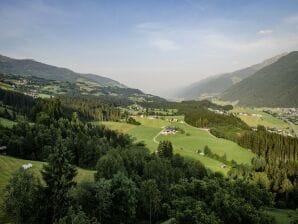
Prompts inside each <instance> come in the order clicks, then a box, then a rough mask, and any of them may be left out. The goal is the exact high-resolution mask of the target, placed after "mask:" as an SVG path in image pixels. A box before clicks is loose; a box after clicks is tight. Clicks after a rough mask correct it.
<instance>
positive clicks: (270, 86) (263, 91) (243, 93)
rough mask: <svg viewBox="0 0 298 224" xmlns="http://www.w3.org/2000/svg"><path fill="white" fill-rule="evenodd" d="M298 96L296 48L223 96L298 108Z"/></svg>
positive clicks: (265, 104) (255, 103) (266, 104)
mask: <svg viewBox="0 0 298 224" xmlns="http://www.w3.org/2000/svg"><path fill="white" fill-rule="evenodd" d="M297 96H298V51H294V52H291V53H289V54H288V55H286V56H284V57H282V58H280V59H279V60H278V61H276V62H275V63H273V64H271V65H269V66H267V67H265V68H263V69H261V70H260V71H258V72H256V73H255V74H254V75H253V76H250V77H248V78H246V79H244V80H242V81H241V82H239V83H237V84H235V85H234V86H232V87H231V88H229V89H228V90H227V91H225V92H224V93H223V95H222V99H224V100H232V101H235V100H239V104H241V105H246V106H266V107H297V106H298V97H297Z"/></svg>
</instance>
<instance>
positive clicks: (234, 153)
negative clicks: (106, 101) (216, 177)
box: [100, 116, 254, 174]
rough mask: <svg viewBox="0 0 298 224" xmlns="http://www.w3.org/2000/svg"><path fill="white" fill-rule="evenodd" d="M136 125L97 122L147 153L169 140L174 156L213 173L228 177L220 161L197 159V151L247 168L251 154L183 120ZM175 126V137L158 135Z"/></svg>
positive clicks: (146, 120)
mask: <svg viewBox="0 0 298 224" xmlns="http://www.w3.org/2000/svg"><path fill="white" fill-rule="evenodd" d="M171 118H176V119H178V121H177V122H170V121H169V120H167V119H171ZM136 120H137V121H139V122H140V123H141V125H139V126H134V125H128V124H126V123H119V122H100V123H101V124H104V125H106V126H108V127H110V128H111V129H114V130H118V131H120V132H123V133H127V134H130V135H131V136H132V137H134V138H135V140H136V141H143V142H144V143H145V144H146V146H147V147H148V148H149V149H150V151H152V152H154V151H155V150H156V149H157V146H158V142H159V141H162V140H169V141H171V142H172V144H173V147H174V152H175V153H179V154H180V155H182V156H185V157H187V158H189V159H198V160H200V161H201V162H202V163H203V164H204V165H205V166H206V167H207V168H209V169H211V170H212V171H219V172H222V173H225V174H226V173H227V171H228V170H229V168H228V167H226V168H222V167H221V166H222V163H221V162H220V161H217V160H214V159H211V158H208V157H206V156H203V155H200V154H199V153H198V150H201V151H203V149H204V147H205V146H206V145H207V146H208V147H209V148H210V149H211V150H212V152H213V153H216V154H218V155H220V156H223V155H224V154H226V156H227V159H228V160H235V161H236V162H237V163H246V164H250V161H251V159H252V158H253V156H254V154H253V153H252V152H251V151H250V150H248V149H244V148H242V147H240V146H238V145H237V144H236V143H234V142H232V141H229V140H225V139H221V138H217V137H215V136H213V135H211V134H210V133H209V132H208V131H207V130H202V129H198V128H195V127H192V126H190V125H188V124H186V123H184V122H183V116H176V117H162V119H154V118H152V117H149V118H141V117H137V118H136ZM167 126H175V127H179V128H181V129H182V130H183V132H184V133H181V131H180V132H179V131H178V132H177V133H176V134H174V135H162V134H160V132H161V131H162V129H163V128H164V127H167Z"/></svg>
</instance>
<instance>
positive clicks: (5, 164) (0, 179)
mask: <svg viewBox="0 0 298 224" xmlns="http://www.w3.org/2000/svg"><path fill="white" fill-rule="evenodd" d="M26 163H32V165H33V167H32V168H30V170H32V171H33V172H34V173H36V174H37V175H38V176H39V177H41V175H40V170H41V169H42V167H43V164H44V163H42V162H38V161H29V160H22V159H16V158H13V157H9V156H2V155H0V208H1V203H2V202H3V193H4V189H5V186H6V185H7V183H8V181H9V179H10V178H11V176H12V174H13V173H14V172H16V171H17V170H18V169H20V168H21V166H22V165H23V164H26ZM93 177H94V171H90V170H84V169H80V168H78V175H77V176H76V181H77V182H81V181H84V180H93ZM5 221H7V220H6V218H5V216H4V214H3V212H2V211H1V209H0V223H5Z"/></svg>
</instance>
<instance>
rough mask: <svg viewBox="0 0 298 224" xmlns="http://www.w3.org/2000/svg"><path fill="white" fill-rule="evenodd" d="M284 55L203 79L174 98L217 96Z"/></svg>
mask: <svg viewBox="0 0 298 224" xmlns="http://www.w3.org/2000/svg"><path fill="white" fill-rule="evenodd" d="M284 55H285V54H282V55H277V56H275V57H273V58H270V59H267V60H265V61H263V62H261V63H259V64H256V65H252V66H250V67H247V68H244V69H240V70H237V71H234V72H231V73H225V74H221V75H217V76H212V77H209V78H206V79H203V80H201V81H199V82H196V83H193V84H191V85H190V86H188V87H186V88H184V89H182V90H181V91H180V92H178V94H177V95H176V97H178V98H182V99H202V98H208V97H213V96H217V95H219V94H220V93H222V92H223V91H225V90H226V89H228V88H229V87H231V86H232V85H234V84H235V83H238V82H240V81H241V80H243V79H245V78H247V77H249V76H251V75H253V74H254V73H255V72H257V71H258V70H260V69H262V68H264V67H265V66H268V65H270V64H272V63H274V62H276V61H277V60H278V59H279V58H280V57H282V56H284Z"/></svg>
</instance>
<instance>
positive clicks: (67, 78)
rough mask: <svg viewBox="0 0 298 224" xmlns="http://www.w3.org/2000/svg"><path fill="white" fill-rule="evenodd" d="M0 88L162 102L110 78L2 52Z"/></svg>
mask: <svg viewBox="0 0 298 224" xmlns="http://www.w3.org/2000/svg"><path fill="white" fill-rule="evenodd" d="M0 88H2V89H6V90H13V91H17V92H22V93H24V94H26V95H30V96H34V97H51V96H59V95H68V96H93V97H98V98H101V99H103V98H104V99H105V100H107V101H110V102H111V103H115V102H117V104H133V103H135V102H145V101H147V102H165V99H163V98H160V97H158V96H154V95H151V94H146V93H143V92H142V91H141V90H139V89H133V88H129V87H126V86H125V85H123V84H121V83H120V82H117V81H115V80H112V79H110V78H106V77H102V76H99V75H94V74H82V73H76V72H74V71H72V70H70V69H67V68H60V67H56V66H52V65H47V64H44V63H40V62H37V61H34V60H30V59H22V60H19V59H13V58H9V57H6V56H2V55H0ZM119 102H120V103H119Z"/></svg>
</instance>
